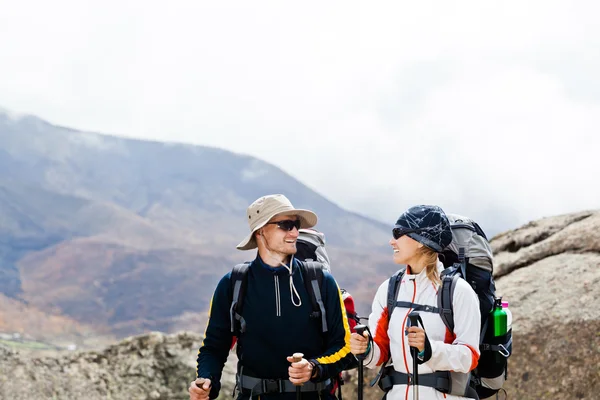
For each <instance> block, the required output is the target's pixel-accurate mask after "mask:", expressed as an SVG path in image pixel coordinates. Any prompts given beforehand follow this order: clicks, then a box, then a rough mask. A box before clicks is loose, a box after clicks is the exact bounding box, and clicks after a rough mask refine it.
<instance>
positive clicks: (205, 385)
mask: <svg viewBox="0 0 600 400" xmlns="http://www.w3.org/2000/svg"><path fill="white" fill-rule="evenodd" d="M189 392H190V400H208V395H209V393H210V379H205V378H198V379H196V380H195V381H193V382H192V383H191V384H190V388H189Z"/></svg>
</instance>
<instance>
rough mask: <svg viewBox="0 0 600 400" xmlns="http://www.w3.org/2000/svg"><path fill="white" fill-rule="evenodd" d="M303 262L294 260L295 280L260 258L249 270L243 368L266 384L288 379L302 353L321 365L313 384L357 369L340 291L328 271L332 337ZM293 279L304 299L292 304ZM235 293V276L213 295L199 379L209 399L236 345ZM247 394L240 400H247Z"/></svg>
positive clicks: (290, 396)
mask: <svg viewBox="0 0 600 400" xmlns="http://www.w3.org/2000/svg"><path fill="white" fill-rule="evenodd" d="M300 262H301V261H297V260H295V259H293V262H292V264H293V265H292V275H291V276H290V272H289V270H288V269H287V268H286V267H283V266H281V267H277V268H273V267H270V266H268V265H266V264H265V263H264V262H263V261H262V260H261V259H260V256H257V258H256V259H255V260H254V261H253V262H252V263H251V264H250V267H249V270H248V281H247V282H248V286H247V288H246V294H245V296H244V303H243V312H242V314H243V315H242V316H243V318H244V320H245V321H246V331H245V332H244V333H242V334H241V335H240V337H239V338H238V341H237V356H238V360H239V362H238V368H237V371H238V372H239V371H240V367H243V374H244V375H247V376H253V377H256V378H261V379H289V375H288V368H289V366H290V363H289V362H288V361H287V357H288V356H291V355H292V354H293V353H296V352H300V353H303V354H304V358H306V359H308V360H313V361H316V364H317V369H318V375H317V377H316V378H314V380H313V381H314V382H320V381H325V380H326V379H328V378H332V379H335V378H336V377H337V376H338V374H339V373H340V372H341V371H342V370H344V369H345V368H347V367H349V366H351V365H352V364H353V363H355V359H354V356H353V355H352V353H350V328H349V325H348V320H347V317H346V309H345V308H344V303H343V301H342V296H341V292H340V290H339V288H338V285H337V283H336V281H335V279H334V278H333V276H332V275H330V274H329V273H328V272H326V271H323V283H322V286H321V295H322V297H323V302H324V305H325V310H326V315H327V327H328V332H326V333H323V332H322V323H321V319H320V318H314V317H312V318H311V313H312V312H313V309H312V303H311V299H310V297H309V296H310V294H309V293H308V291H307V290H306V287H305V284H304V281H303V275H302V273H301V271H300V265H299V264H300ZM290 279H293V283H294V287H295V288H296V290H297V292H298V294H299V295H300V299H301V304H300V305H299V306H296V305H298V303H299V301H298V299H297V297H296V296H295V295H294V296H295V297H294V302H295V303H296V305H294V304H293V303H292V292H291V288H290ZM232 292H233V289H232V285H231V272H229V273H227V274H226V275H225V276H224V277H223V278H222V279H221V281H220V282H219V283H218V285H217V288H216V290H215V292H214V294H213V298H212V301H211V307H210V312H209V320H208V324H207V327H206V332H205V337H204V341H203V342H202V346H201V347H200V350H199V352H198V360H197V361H198V369H197V376H198V377H201V378H210V379H211V381H212V390H211V392H210V398H216V397H217V396H218V394H219V390H220V387H221V385H220V379H221V371H222V369H223V366H224V364H225V361H226V360H227V356H228V353H229V351H230V348H231V344H232V339H233V336H232V333H231V322H230V306H231V301H232V295H233V293H232ZM295 396H296V395H295V393H283V394H280V393H269V394H265V395H261V396H260V397H261V398H262V397H264V398H265V399H286V400H294V399H295ZM247 397H248V395H247V394H244V393H242V394H241V396H240V398H247ZM302 398H303V400H310V399H317V398H318V394H317V393H316V392H306V393H305V392H303V394H302Z"/></svg>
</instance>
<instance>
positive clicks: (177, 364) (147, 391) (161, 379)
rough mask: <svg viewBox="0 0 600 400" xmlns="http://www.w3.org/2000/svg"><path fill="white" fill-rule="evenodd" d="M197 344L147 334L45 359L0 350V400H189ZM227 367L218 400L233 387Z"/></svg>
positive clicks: (184, 337) (188, 337) (182, 337)
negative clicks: (101, 347)
mask: <svg viewBox="0 0 600 400" xmlns="http://www.w3.org/2000/svg"><path fill="white" fill-rule="evenodd" d="M201 341H202V337H201V336H199V335H194V334H189V333H179V334H177V335H163V334H160V333H151V334H147V335H141V336H137V337H131V338H128V339H125V340H124V341H122V342H120V343H118V344H115V345H113V346H110V347H108V348H106V349H105V350H103V351H89V352H78V353H72V354H66V355H65V354H57V355H55V356H48V357H36V356H32V355H30V354H25V353H22V352H20V351H17V350H14V349H9V348H6V347H4V348H3V347H0V360H1V361H0V399H2V400H31V399H53V400H75V399H86V400H100V399H113V400H121V399H123V400H125V399H127V400H180V399H181V400H183V399H189V395H188V392H187V389H188V386H189V383H190V382H191V381H192V380H193V379H194V378H195V363H196V354H197V351H198V348H199V346H200V343H201ZM227 364H228V365H227V366H226V370H225V371H224V381H223V386H224V389H223V391H222V393H223V395H222V396H221V397H226V396H227V394H230V393H231V390H232V388H233V376H234V370H233V369H232V368H233V367H232V366H234V365H235V364H233V363H227Z"/></svg>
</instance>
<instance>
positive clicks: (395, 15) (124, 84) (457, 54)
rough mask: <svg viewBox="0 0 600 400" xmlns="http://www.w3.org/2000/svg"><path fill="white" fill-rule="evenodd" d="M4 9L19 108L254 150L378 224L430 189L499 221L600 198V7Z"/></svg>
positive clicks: (123, 4) (1, 97) (589, 204)
mask: <svg viewBox="0 0 600 400" xmlns="http://www.w3.org/2000/svg"><path fill="white" fill-rule="evenodd" d="M0 10H1V12H0V38H2V39H0V54H2V58H3V60H9V61H8V62H3V63H2V64H0V104H2V105H4V106H5V107H7V108H10V109H13V110H15V111H19V112H28V113H33V114H36V115H39V116H41V117H43V118H46V119H48V120H50V121H51V122H54V123H58V124H61V125H68V126H72V127H75V128H79V129H84V130H94V131H102V132H107V133H116V134H121V135H127V136H133V137H142V138H149V139H157V140H173V141H182V142H188V143H196V144H206V145H211V146H218V147H223V148H226V149H230V150H233V151H237V152H243V153H246V154H251V155H254V156H257V157H260V158H262V159H264V160H265V161H268V162H272V163H274V164H276V165H278V166H280V167H282V168H284V169H285V170H286V171H287V172H289V173H291V174H292V175H294V176H295V177H297V178H299V179H301V180H302V181H303V182H305V183H307V184H308V185H309V186H311V187H312V188H314V189H316V190H318V191H319V192H321V193H322V194H324V195H325V196H327V197H328V198H330V199H331V200H333V201H335V202H337V203H338V204H341V205H342V206H344V207H346V208H349V209H352V210H355V211H358V212H360V213H363V214H368V215H371V216H374V217H376V218H379V219H381V220H383V221H392V220H393V219H394V218H395V217H396V216H397V215H398V214H399V213H400V212H401V211H402V210H403V209H405V208H407V207H409V206H410V205H412V204H415V203H419V202H424V203H438V204H440V205H442V206H443V207H445V208H447V209H448V210H449V211H456V212H461V213H464V214H468V215H472V216H474V217H476V218H477V219H479V220H482V221H484V222H485V224H486V225H488V226H492V227H493V229H494V230H497V229H505V228H510V227H513V226H514V225H515V224H518V223H524V222H527V221H528V220H530V219H534V218H538V217H541V216H545V215H552V214H557V213H561V212H570V211H575V210H579V209H582V208H597V207H598V206H599V205H600V192H599V189H598V188H597V187H600V185H597V184H594V182H595V181H596V180H597V177H596V175H597V173H598V172H599V171H600V162H599V161H597V160H598V159H597V157H595V154H594V153H595V152H597V149H598V148H599V145H600V142H599V139H598V135H597V134H595V131H597V128H598V126H599V122H600V121H599V117H598V115H600V113H599V112H598V111H599V110H598V107H599V106H600V92H599V90H598V88H599V86H598V83H597V82H599V80H598V72H597V71H599V70H600V54H599V52H598V50H597V49H598V48H600V26H599V25H598V24H597V23H596V16H597V15H598V13H599V11H600V5H598V4H597V3H596V2H593V1H587V2H583V1H582V2H576V3H574V2H573V3H570V2H567V1H563V2H553V1H544V2H542V1H531V2H527V3H519V4H517V3H506V2H504V3H497V4H496V3H495V4H488V3H481V2H461V3H460V4H456V3H444V4H426V3H422V2H421V3H414V4H413V3H398V2H390V3H387V4H384V3H377V4H372V3H370V4H369V5H368V6H367V5H365V4H362V3H351V2H327V3H322V2H320V3H316V2H304V3H302V5H301V6H300V5H296V4H291V3H284V2H275V1H270V2H260V1H253V2H237V3H234V2H227V3H224V2H218V3H216V2H213V4H208V3H199V2H193V1H172V2H170V3H169V6H168V7H167V6H164V5H160V4H158V3H148V2H140V1H137V2H136V1H105V2H102V3H96V4H91V3H84V2H78V1H66V0H62V1H61V0H57V1H56V2H52V3H48V2H41V1H37V2H33V1H27V0H23V1H20V2H16V3H15V2H12V3H10V4H7V3H5V2H3V3H0ZM307 157H313V158H316V159H317V160H319V162H318V163H315V162H310V163H308V162H306V161H305V160H306V158H307Z"/></svg>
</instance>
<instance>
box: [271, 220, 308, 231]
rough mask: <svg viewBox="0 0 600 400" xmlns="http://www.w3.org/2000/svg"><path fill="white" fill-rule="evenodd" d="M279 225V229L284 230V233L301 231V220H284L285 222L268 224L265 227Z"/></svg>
mask: <svg viewBox="0 0 600 400" xmlns="http://www.w3.org/2000/svg"><path fill="white" fill-rule="evenodd" d="M270 224H277V227H278V228H280V229H283V230H284V231H291V230H292V229H294V228H296V229H298V230H299V229H300V224H301V222H300V220H299V219H284V220H283V221H277V222H267V223H266V224H265V225H270Z"/></svg>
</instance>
